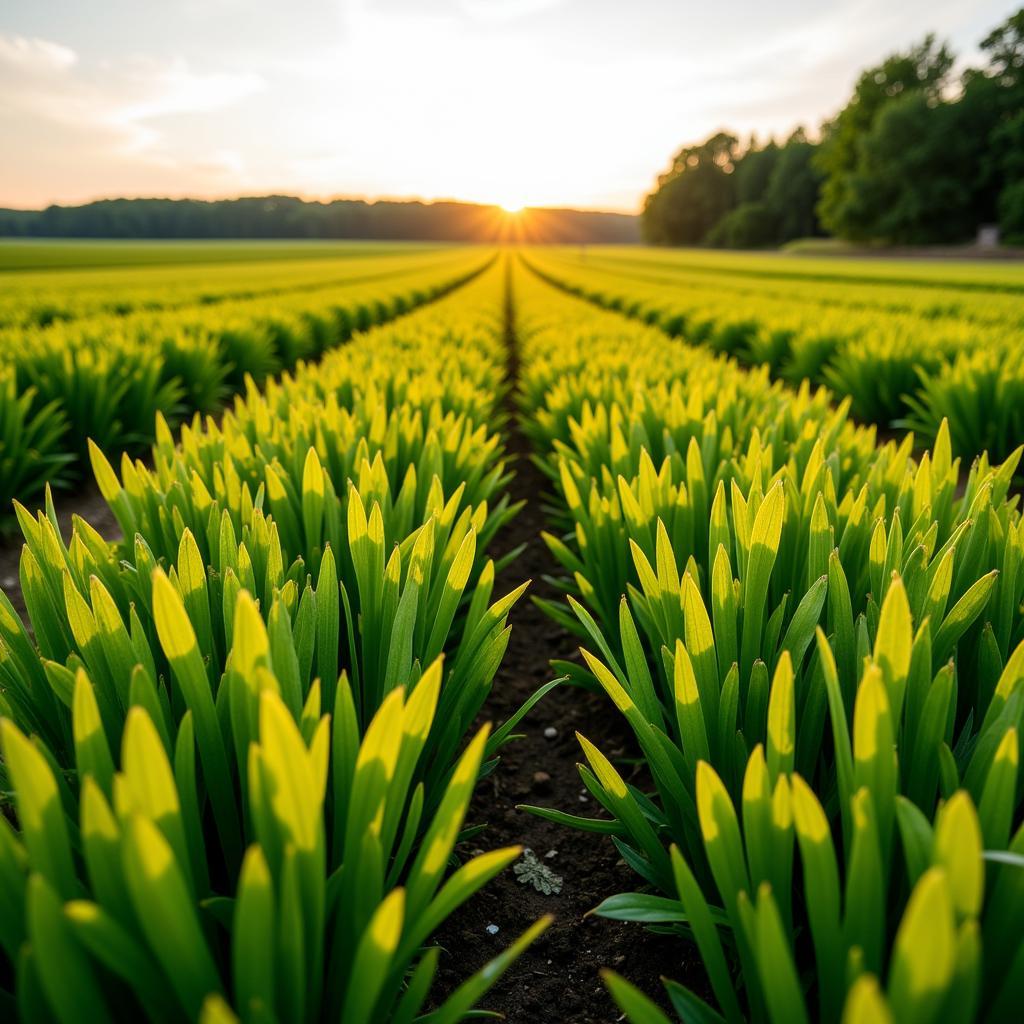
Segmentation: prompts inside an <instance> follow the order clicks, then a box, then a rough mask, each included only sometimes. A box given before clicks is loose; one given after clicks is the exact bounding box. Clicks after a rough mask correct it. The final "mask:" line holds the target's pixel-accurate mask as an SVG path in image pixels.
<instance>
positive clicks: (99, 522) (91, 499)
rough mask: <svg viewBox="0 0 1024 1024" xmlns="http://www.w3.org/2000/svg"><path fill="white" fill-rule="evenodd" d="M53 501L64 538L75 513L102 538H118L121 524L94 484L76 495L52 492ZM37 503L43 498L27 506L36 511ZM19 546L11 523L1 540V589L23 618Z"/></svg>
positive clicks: (68, 531)
mask: <svg viewBox="0 0 1024 1024" xmlns="http://www.w3.org/2000/svg"><path fill="white" fill-rule="evenodd" d="M53 504H54V507H55V508H56V510H57V520H58V522H59V523H60V532H61V536H62V537H63V538H64V540H65V541H69V540H70V539H71V521H72V518H73V517H74V516H80V517H81V518H82V519H84V520H86V522H88V523H89V525H90V526H92V528H93V529H94V530H96V531H97V532H98V533H99V534H100V536H102V537H103V538H104V539H106V540H109V541H116V540H120V538H121V527H120V526H118V523H117V520H116V519H115V518H114V513H113V512H111V511H110V507H109V506H108V505H107V503H106V502H105V501H104V500H103V496H102V495H101V494H100V492H99V489H98V488H97V487H96V484H95V483H89V484H88V485H83V487H82V490H80V491H79V492H77V493H75V494H60V493H57V494H54V496H53ZM36 506H38V507H39V508H42V506H43V502H42V499H39V501H37V502H34V503H31V504H29V505H28V506H27V507H28V508H29V509H30V510H31V511H32V512H35V511H36ZM22 545H23V540H22V536H21V531H20V530H19V529H18V524H17V523H14V524H13V525H12V526H11V528H10V531H9V532H8V533H7V534H5V535H4V536H3V538H2V540H0V589H2V590H3V592H4V593H5V594H6V595H7V597H8V599H9V600H10V602H11V604H13V605H14V609H15V611H17V613H18V614H19V615H21V616H22V618H24V615H25V602H24V601H23V600H22V597H21V580H20V578H19V576H18V564H19V562H20V561H21V549H22Z"/></svg>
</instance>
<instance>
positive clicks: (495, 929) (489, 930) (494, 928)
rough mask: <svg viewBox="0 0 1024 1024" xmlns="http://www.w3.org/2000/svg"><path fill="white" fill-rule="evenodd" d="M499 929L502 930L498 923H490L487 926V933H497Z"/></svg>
mask: <svg viewBox="0 0 1024 1024" xmlns="http://www.w3.org/2000/svg"><path fill="white" fill-rule="evenodd" d="M499 931H500V929H499V928H498V926H497V925H496V924H489V925H488V926H487V934H488V935H497V934H498V932H499Z"/></svg>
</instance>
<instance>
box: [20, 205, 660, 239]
mask: <svg viewBox="0 0 1024 1024" xmlns="http://www.w3.org/2000/svg"><path fill="white" fill-rule="evenodd" d="M0 235H14V236H32V237H44V238H334V239H337V238H365V239H388V240H396V239H408V240H413V241H437V242H493V241H497V240H500V239H502V238H503V237H516V238H520V237H521V238H522V239H523V240H525V241H542V242H569V243H583V242H609V243H614V242H637V241H639V240H640V231H639V226H638V223H637V218H636V217H633V216H629V215H626V214H620V213H601V212H596V211H589V210H551V209H529V210H526V211H524V212H523V213H522V214H521V215H517V216H516V217H515V218H511V217H510V216H509V215H507V214H505V213H504V212H503V211H502V210H500V209H499V208H498V207H493V206H478V205H475V204H473V203H454V202H441V203H421V202H397V201H394V202H392V201H381V202H376V203H369V202H366V201H365V200H361V199H337V200H334V201H332V202H327V203H318V202H307V201H305V200H302V199H297V198H295V197H294V196H256V197H246V198H243V199H223V200H216V201H213V202H206V201H203V200H199V199H105V200H100V201H99V202H95V203H87V204H85V205H83V206H49V207H47V208H46V209H45V210H0Z"/></svg>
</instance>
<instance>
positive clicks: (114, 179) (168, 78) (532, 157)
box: [0, 0, 1019, 212]
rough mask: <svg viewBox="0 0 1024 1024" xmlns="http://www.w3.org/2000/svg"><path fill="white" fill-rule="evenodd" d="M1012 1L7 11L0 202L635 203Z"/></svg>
mask: <svg viewBox="0 0 1024 1024" xmlns="http://www.w3.org/2000/svg"><path fill="white" fill-rule="evenodd" d="M1018 6H1019V0H1018V2H1017V3H1007V2H1005V0H1002V2H996V0H972V2H966V0H899V2H894V0H775V2H774V3H767V2H765V0H759V2H756V3H755V2H751V0H716V2H714V3H710V4H709V3H706V2H698V0H0V151H2V156H0V206H15V207H38V206H44V205H47V204H49V203H52V202H62V203H75V202H84V201H88V200H91V199H95V198H101V197H110V196H156V195H160V196H186V195H187V196H198V197H204V198H220V197H225V196H236V195H257V194H266V193H270V192H273V193H287V194H290V195H301V196H304V197H307V198H330V197H334V196H368V197H371V198H380V197H423V198H427V199H438V198H455V199H462V200H469V201H475V202H486V203H498V204H501V205H503V206H505V207H507V208H510V209H516V208H518V207H521V206H524V205H530V206H575V207H582V208H593V209H610V210H622V211H626V212H634V211H636V210H638V209H639V208H640V206H641V204H642V201H643V196H644V195H645V194H646V193H647V192H648V191H649V190H650V188H651V187H652V185H653V183H654V181H655V179H656V177H657V175H658V174H659V173H660V172H661V171H662V170H663V169H664V168H665V167H666V166H667V165H668V164H669V162H670V159H671V156H672V154H673V153H674V152H675V151H676V150H677V149H679V148H680V147H681V146H682V145H684V144H686V143H690V142H694V141H697V140H699V139H701V138H702V137H704V136H706V135H708V134H710V133H711V132H713V131H715V130H717V129H719V128H723V127H726V128H729V129H731V130H732V131H733V132H734V133H737V134H739V135H740V136H741V137H743V138H746V137H747V136H749V135H750V134H751V133H756V134H757V135H758V136H759V137H761V138H762V139H763V138H766V137H768V136H769V135H776V136H780V137H784V136H785V135H787V134H788V133H789V131H790V130H791V129H792V128H794V127H795V126H796V125H798V124H803V125H805V126H807V127H808V128H810V129H812V130H814V129H816V128H817V126H818V125H819V124H820V123H821V121H822V120H823V119H825V118H827V117H828V116H830V115H832V114H833V113H835V111H837V110H838V109H839V108H840V107H841V106H842V105H843V103H844V102H845V100H846V99H847V97H848V96H849V93H850V90H851V89H852V86H853V83H854V82H855V80H856V78H857V75H858V73H859V72H860V71H861V70H862V69H863V68H864V67H866V66H868V65H870V64H873V63H877V62H878V60H879V59H881V58H882V57H883V56H884V55H886V54H887V53H889V52H891V51H893V50H895V49H899V48H904V47H906V46H908V45H910V44H913V43H915V42H917V41H918V40H919V39H920V38H921V37H922V36H923V35H924V34H925V33H926V32H927V31H934V32H936V33H937V34H938V35H939V37H940V38H944V39H948V40H949V41H950V42H951V43H952V45H953V47H954V49H955V50H956V51H957V52H958V53H959V54H960V55H961V57H962V59H963V60H966V61H970V60H971V59H972V58H974V57H976V55H977V52H978V50H977V44H978V41H979V40H980V39H981V38H983V37H984V36H985V35H986V34H987V32H988V31H989V30H990V29H991V28H993V27H994V26H995V25H997V24H998V23H999V22H1001V21H1002V20H1003V19H1004V18H1006V17H1007V16H1008V15H1009V14H1011V13H1013V11H1014V10H1015V9H1016V8H1017V7H1018Z"/></svg>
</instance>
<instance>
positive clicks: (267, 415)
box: [0, 267, 547, 1024]
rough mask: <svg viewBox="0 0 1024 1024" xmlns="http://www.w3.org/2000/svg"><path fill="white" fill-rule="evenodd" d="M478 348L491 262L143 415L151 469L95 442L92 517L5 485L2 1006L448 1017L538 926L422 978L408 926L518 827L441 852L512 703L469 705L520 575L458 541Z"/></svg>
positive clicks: (483, 380) (508, 726) (489, 327)
mask: <svg viewBox="0 0 1024 1024" xmlns="http://www.w3.org/2000/svg"><path fill="white" fill-rule="evenodd" d="M505 356H506V353H505V351H504V322H503V280H502V274H501V270H500V268H499V267H492V268H491V269H489V270H487V271H486V272H484V274H483V275H482V276H480V277H479V278H478V279H477V280H476V281H474V282H472V283H471V284H468V285H466V286H464V287H462V288H461V289H459V290H458V291H457V292H456V293H455V294H453V295H452V296H450V297H448V298H446V299H444V300H443V301H441V302H439V303H438V304H437V305H435V306H432V307H430V308H428V309H425V310H422V311H419V312H417V313H415V314H413V315H411V316H409V317H406V318H404V319H402V320H401V321H399V322H398V323H396V324H394V325H391V326H387V327H380V328H377V329H375V330H372V331H370V332H368V333H365V334H361V335H359V336H357V337H356V338H355V339H354V340H353V341H352V343H351V344H350V345H348V346H346V347H345V348H343V349H340V350H338V351H337V352H335V353H332V354H330V355H328V356H327V357H326V358H325V359H324V360H323V361H322V362H321V363H320V364H319V365H318V366H317V367H311V366H303V367H300V368H299V370H298V371H297V372H296V373H295V374H294V375H288V374H286V375H284V376H282V377H280V378H278V379H274V380H272V381H270V382H269V384H268V386H267V388H266V389H265V391H263V392H260V391H258V390H257V389H256V387H255V385H254V384H252V383H251V382H250V386H249V387H248V389H247V391H246V394H245V395H244V396H239V397H238V398H237V399H236V400H235V403H234V408H233V409H232V410H230V411H229V412H227V413H226V414H225V416H224V417H223V420H222V422H221V423H220V424H219V425H218V424H215V423H213V422H210V421H208V422H207V423H206V424H205V425H203V424H202V423H201V422H200V421H199V418H198V417H197V418H196V419H195V421H194V422H193V423H192V424H191V425H190V426H186V427H184V428H183V429H182V431H181V434H180V437H178V438H177V440H176V439H175V438H174V436H173V435H172V434H171V432H170V430H169V428H168V427H167V425H166V422H164V421H161V422H160V423H159V424H158V437H157V441H156V444H155V446H154V449H153V453H152V455H153V459H152V462H153V465H152V468H147V466H146V465H145V464H144V463H142V462H141V461H136V462H132V460H131V459H130V458H129V457H128V456H127V455H125V456H123V458H122V462H121V466H120V472H119V473H117V472H115V471H114V469H113V468H112V466H111V465H110V463H109V462H108V460H107V459H106V458H105V456H104V455H103V454H102V453H101V452H100V451H99V449H98V448H96V447H95V446H93V448H92V459H93V467H94V470H95V474H96V478H97V482H98V484H99V486H100V488H101V490H102V492H103V494H104V496H105V498H106V500H107V501H108V502H109V504H110V506H111V508H112V510H113V511H114V513H115V515H116V516H117V518H118V521H119V523H120V525H121V527H122V529H123V531H124V537H125V540H124V541H123V542H121V543H120V544H118V545H110V544H107V543H106V542H104V541H103V540H102V539H101V538H100V537H99V536H98V535H97V534H96V533H95V531H94V530H92V528H91V527H90V526H89V525H88V524H87V523H85V522H83V521H81V520H76V522H75V524H74V531H73V535H72V538H71V540H70V543H68V544H66V545H65V543H64V542H63V541H62V539H61V536H60V534H59V532H58V531H57V528H56V525H55V515H54V510H53V506H52V503H51V502H50V501H49V500H48V501H47V507H46V509H45V510H44V511H42V512H40V513H39V514H38V515H37V516H36V517H35V518H33V517H32V516H31V515H30V514H29V513H28V512H27V511H26V510H25V509H24V508H20V507H19V510H18V511H19V519H20V524H21V528H22V531H23V533H24V537H25V549H24V554H23V558H22V562H21V581H22V590H23V596H24V601H25V605H26V608H27V615H28V621H27V623H23V622H22V621H21V619H19V617H18V616H17V614H16V613H15V611H14V609H13V607H12V606H11V605H10V603H9V601H8V600H7V599H6V598H5V597H0V683H2V697H0V712H2V719H0V747H2V753H3V762H2V779H0V787H2V790H3V791H4V793H5V794H7V798H8V799H10V801H11V806H10V807H9V808H7V812H8V813H7V814H5V815H2V816H0V904H2V908H3V912H2V913H0V950H2V953H3V959H4V960H5V961H6V964H5V968H4V971H3V973H2V975H0V976H2V977H3V979H4V981H3V990H2V991H0V1000H2V1001H3V1004H4V1010H3V1016H4V1017H5V1018H8V1019H13V1018H14V1017H15V1016H17V1015H20V1018H21V1019H23V1020H33V1021H35V1020H50V1019H54V1020H57V1021H60V1022H61V1024H72V1022H86V1021H88V1022H89V1024H94V1022H96V1021H102V1020H112V1019H141V1018H145V1019H150V1020H155V1021H164V1020H166V1021H174V1020H186V1019H187V1020H202V1021H205V1022H211V1024H212V1022H217V1024H220V1022H229V1021H234V1020H241V1021H252V1022H268V1021H275V1020H280V1021H303V1020H307V1021H315V1020H343V1021H345V1022H346V1024H363V1022H366V1024H370V1022H384V1021H390V1022H405V1024H409V1022H412V1021H414V1020H429V1021H431V1022H432V1024H446V1022H455V1021H458V1020H461V1019H463V1018H464V1017H466V1016H467V1015H471V1014H472V1013H473V1009H472V1008H473V1007H474V1006H475V1005H476V1003H477V1002H478V1001H479V999H480V998H481V997H482V996H483V994H484V993H485V992H486V991H487V989H488V988H489V987H490V986H491V985H492V984H493V983H494V981H495V980H497V978H498V977H500V975H501V973H502V972H503V971H504V970H505V969H506V968H507V967H508V965H509V964H510V963H511V962H512V961H513V960H514V959H515V957H516V956H517V955H518V954H519V952H521V951H522V949H524V948H525V947H526V946H527V945H528V944H529V943H530V942H531V941H532V940H533V939H534V938H535V937H536V936H537V935H538V934H539V933H540V932H541V931H543V929H544V927H545V926H546V923H547V922H546V921H544V920H541V921H539V922H538V923H537V924H536V925H535V926H533V927H532V928H530V929H529V930H528V931H527V932H526V933H525V934H524V935H523V936H521V937H520V938H519V939H517V940H516V941H515V942H513V943H512V945H511V946H509V947H508V949H507V950H506V951H505V952H504V953H502V954H501V955H500V956H499V957H498V958H497V959H496V960H494V961H492V962H491V963H489V964H488V965H487V966H486V967H485V968H484V969H482V970H481V971H479V972H478V973H477V974H474V975H473V976H471V977H470V978H468V979H466V980H465V981H464V982H463V983H462V984H461V985H460V986H458V987H457V988H455V989H454V991H452V992H451V993H450V994H449V995H448V997H447V998H446V999H444V1001H443V1002H441V1001H440V1000H438V999H434V998H433V997H432V989H433V983H434V979H435V975H436V972H437V967H438V960H439V956H440V950H439V949H438V948H436V947H431V946H430V945H429V938H430V936H431V935H432V933H433V932H434V931H435V930H436V928H437V927H438V925H439V924H440V923H441V922H442V921H443V920H444V919H445V918H446V917H448V916H449V915H450V914H451V913H452V912H453V911H455V910H456V909H457V908H458V907H459V906H460V905H461V904H462V903H463V902H464V901H465V900H466V899H467V898H469V896H471V895H472V894H473V893H474V892H475V891H476V890H478V889H479V888H480V887H481V886H483V885H484V884H486V882H487V881H488V880H489V879H490V878H492V877H493V876H494V875H495V874H497V873H498V872H499V871H501V870H502V869H503V868H504V867H506V866H507V865H508V864H510V863H511V862H512V861H513V860H514V859H515V858H516V857H517V856H518V854H519V849H518V848H517V847H512V848H506V849H500V850H494V851H491V852H488V853H486V854H482V855H479V856H475V857H471V858H468V859H465V860H462V859H461V858H460V857H458V855H457V854H456V853H455V848H456V844H457V843H458V842H459V840H460V839H464V838H466V837H467V836H468V835H471V834H472V833H473V831H474V830H472V829H468V828H466V826H465V821H464V819H465V814H466V809H467V805H468V802H469V799H470V796H471V794H472V791H473V789H474V786H475V785H476V782H477V780H478V778H479V777H481V776H482V775H485V774H487V773H488V772H490V771H491V770H493V768H494V766H495V765H496V763H497V758H498V752H499V750H500V749H501V747H502V745H503V744H504V743H505V742H506V741H507V740H508V738H509V737H510V735H511V734H512V730H513V729H514V727H515V724H516V721H517V720H518V718H519V717H521V715H522V714H524V713H525V712H526V710H527V709H528V707H524V708H523V709H522V710H521V711H520V713H519V714H518V715H516V716H514V718H513V719H512V720H510V721H509V722H507V723H505V724H504V725H503V726H502V727H501V728H499V729H497V730H495V731H493V732H492V731H490V730H489V729H488V728H487V727H484V728H482V729H477V728H476V727H475V726H474V720H475V719H476V717H477V714H478V712H479V711H480V709H481V707H482V705H483V704H484V701H485V700H486V697H487V694H488V692H489V689H490V685H491V680H492V679H493V676H494V673H495V671H496V669H497V667H498V664H499V662H500V661H501V658H502V655H503V653H504V650H505V646H506V644H507V641H508V626H507V616H508V612H509V610H510V609H511V608H512V607H513V605H514V604H515V602H516V601H517V600H518V599H519V597H520V596H521V594H522V591H523V589H524V588H523V587H520V588H518V589H516V590H515V591H513V592H512V593H509V594H506V595H502V596H500V597H498V598H497V599H494V595H493V588H494V579H495V572H496V570H497V569H498V568H500V566H496V564H495V562H494V561H493V560H492V559H490V558H489V557H488V556H487V548H488V546H489V544H490V542H491V540H492V538H493V536H494V534H495V533H496V532H497V531H498V530H500V528H501V527H502V525H503V524H504V523H505V522H507V521H508V519H509V518H510V517H511V516H513V515H514V514H515V512H516V511H517V510H516V508H515V507H512V506H510V504H509V499H508V497H507V495H506V494H505V485H506V483H507V481H508V471H507V469H506V466H505V462H504V458H503V454H502V452H503V449H502V440H501V433H500V427H501V424H502V417H501V414H500V412H499V409H500V402H501V399H502V395H503V388H504V383H503V372H504V364H505ZM439 364H440V365H444V366H445V368H446V372H445V374H444V376H443V379H442V378H441V376H440V375H438V374H437V373H436V367H437V366H438V365H439ZM509 557H511V556H509ZM541 695H542V694H538V695H536V698H534V699H537V698H539V697H540V696H541ZM529 703H530V704H532V703H533V701H531V702H529ZM13 822H16V824H13Z"/></svg>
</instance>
